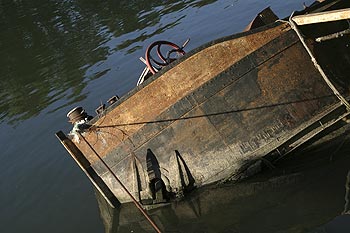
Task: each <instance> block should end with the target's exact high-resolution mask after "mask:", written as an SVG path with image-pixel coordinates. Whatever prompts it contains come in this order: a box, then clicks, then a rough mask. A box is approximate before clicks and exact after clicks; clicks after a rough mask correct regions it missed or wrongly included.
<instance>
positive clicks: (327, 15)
mask: <svg viewBox="0 0 350 233" xmlns="http://www.w3.org/2000/svg"><path fill="white" fill-rule="evenodd" d="M292 19H293V21H294V22H295V23H296V24H297V25H307V24H314V23H325V22H330V21H337V20H345V19H350V8H346V9H341V10H334V11H326V12H319V13H313V14H307V15H297V16H294V17H293V18H292Z"/></svg>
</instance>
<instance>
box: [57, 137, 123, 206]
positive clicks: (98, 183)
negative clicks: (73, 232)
mask: <svg viewBox="0 0 350 233" xmlns="http://www.w3.org/2000/svg"><path fill="white" fill-rule="evenodd" d="M55 135H56V137H57V138H58V140H59V141H60V142H61V144H62V145H63V147H64V148H65V149H66V150H67V151H68V153H69V154H70V155H71V157H72V158H73V159H74V161H75V162H76V163H77V164H78V166H79V167H80V168H81V170H82V171H83V172H84V173H85V175H86V176H87V177H88V178H89V180H90V181H91V183H92V184H93V185H94V186H95V188H96V189H97V190H98V191H99V192H100V193H101V195H102V196H103V197H104V198H105V200H106V201H107V202H108V204H109V205H110V206H111V207H112V208H115V207H116V206H117V205H119V204H120V202H119V201H118V199H117V198H116V197H115V196H114V194H113V193H112V191H110V190H109V188H108V186H107V185H106V184H105V183H104V181H103V180H102V178H101V177H100V176H99V175H98V174H97V173H96V172H95V170H94V169H93V168H92V167H91V164H90V162H89V161H88V160H87V159H86V158H85V156H84V154H83V153H82V152H81V151H80V150H79V148H78V147H77V146H76V145H75V144H74V143H73V142H72V141H71V140H70V139H69V138H68V137H67V136H66V135H65V134H64V133H63V132H62V131H59V132H57V133H56V134H55Z"/></svg>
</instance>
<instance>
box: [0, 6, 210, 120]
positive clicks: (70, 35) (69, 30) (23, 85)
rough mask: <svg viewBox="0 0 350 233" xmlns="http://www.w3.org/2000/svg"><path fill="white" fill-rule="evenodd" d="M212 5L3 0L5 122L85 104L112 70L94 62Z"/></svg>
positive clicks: (0, 114)
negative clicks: (93, 85) (95, 83)
mask: <svg viewBox="0 0 350 233" xmlns="http://www.w3.org/2000/svg"><path fill="white" fill-rule="evenodd" d="M212 2H215V1H214V0H203V1H162V0H154V1H104V2H100V1H95V0H90V1H42V0H41V1H1V2H0V30H1V36H0V62H1V68H0V90H1V92H0V121H4V120H6V121H8V122H9V123H15V122H17V121H21V120H25V119H28V118H30V117H32V116H35V115H37V114H38V113H40V112H41V111H43V110H44V109H46V108H47V107H48V106H49V105H51V104H53V103H55V102H56V101H58V100H65V101H62V103H61V104H60V105H58V106H55V107H54V108H53V109H50V110H48V112H54V111H56V110H57V109H59V108H62V107H64V106H69V105H71V104H72V103H76V102H79V101H81V100H83V99H85V98H86V96H87V94H88V93H86V92H84V88H85V87H86V86H87V83H88V82H89V81H91V80H94V79H96V78H100V77H102V76H103V75H105V74H106V73H108V72H109V71H110V68H104V69H102V70H100V69H98V68H96V64H101V62H103V61H105V60H106V59H107V57H108V56H109V55H110V54H112V53H113V52H116V51H122V53H124V54H130V53H133V52H135V51H136V50H140V49H142V46H141V45H140V44H138V42H142V41H144V40H146V39H148V38H150V37H153V36H154V35H158V34H160V33H162V32H164V31H165V30H169V29H170V28H172V27H174V26H175V25H177V24H178V23H179V20H180V19H181V18H183V17H185V16H184V15H181V11H180V10H184V9H186V8H187V7H201V6H204V5H206V4H209V3H212ZM176 11H180V12H178V13H177V15H176V17H174V18H173V19H171V20H167V21H166V22H163V23H161V24H160V26H159V25H158V23H159V21H160V20H161V17H163V16H164V15H168V14H171V13H172V12H176ZM155 25H157V27H154V26H155ZM135 31H136V32H137V33H133V34H132V35H129V33H131V32H135ZM119 37H126V38H122V39H118V38H119ZM97 66H98V65H97ZM90 67H92V70H91V69H89V68H90ZM33 103H35V104H33Z"/></svg>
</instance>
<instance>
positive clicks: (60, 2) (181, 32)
mask: <svg viewBox="0 0 350 233" xmlns="http://www.w3.org/2000/svg"><path fill="white" fill-rule="evenodd" d="M304 1H305V0H297V1H296V0H287V1H280V0H269V1H258V0H187V1H174V0H149V1H145V0H131V1H126V0H113V1H112V0H107V1H97V0H84V1H82V0H45V1H44V0H25V1H21V0H0V31H1V33H0V63H1V65H0V142H1V144H0V145H1V146H0V148H1V150H0V161H1V163H0V176H1V179H0V200H1V208H0V219H1V220H0V223H1V232H6V233H18V232H35V233H41V232H45V233H46V232H48V231H49V232H50V233H55V232H57V233H62V232H65V233H70V232H72V233H73V232H74V233H76V232H86V233H87V232H94V233H96V232H103V226H102V224H101V221H100V219H99V218H98V209H97V206H96V202H95V198H94V196H93V192H92V188H91V184H90V183H89V181H88V179H87V178H86V177H85V176H84V174H83V173H82V172H81V171H80V169H79V168H78V167H77V166H76V164H75V163H74V161H72V159H71V158H69V157H68V156H69V155H67V152H66V151H65V150H64V148H63V147H62V146H61V145H60V144H59V143H58V141H57V140H56V139H55V137H54V133H55V132H56V131H58V130H60V129H63V130H65V131H66V132H67V131H68V130H69V128H70V127H71V126H70V125H69V124H68V123H67V122H66V118H65V114H66V112H67V111H68V110H70V109H71V108H72V107H75V106H76V105H82V106H83V107H84V108H85V109H86V110H88V112H89V113H92V112H93V110H94V109H95V108H96V107H97V106H98V105H99V104H100V100H101V101H105V100H107V99H108V98H109V97H111V96H112V95H115V94H118V95H119V96H121V95H123V94H125V93H126V92H127V91H129V90H130V89H131V88H133V87H134V86H135V83H136V81H137V78H138V75H139V74H140V71H141V70H142V68H143V64H142V63H141V62H140V61H139V60H138V58H139V57H140V56H144V52H145V46H147V45H148V44H150V43H152V42H153V41H155V40H160V39H165V40H170V41H173V42H176V43H179V44H181V43H182V42H184V40H185V39H187V38H189V37H190V38H191V42H190V43H189V45H188V46H187V47H186V49H188V50H187V51H189V50H191V49H194V48H196V47H198V46H200V45H202V44H203V43H206V42H208V41H211V40H213V39H217V38H219V37H222V36H226V35H230V34H233V33H235V32H239V31H241V30H243V29H244V27H245V26H246V25H247V24H248V23H249V21H250V20H251V19H252V18H253V17H254V16H255V14H256V13H258V12H259V11H260V10H262V9H264V8H265V7H267V6H268V5H270V6H271V8H272V9H273V10H275V11H276V13H277V14H278V15H279V16H286V15H288V14H290V13H291V11H293V10H295V9H301V8H302V3H303V2H304ZM310 2H312V0H307V1H306V4H310ZM51 113H54V114H51ZM14 126H15V127H14ZM343 148H350V145H349V144H348V145H346V144H345V145H344V147H343ZM344 151H345V149H344ZM325 153H328V152H327V151H326V152H325ZM335 158H337V156H335ZM340 161H341V160H340ZM343 161H344V164H345V163H348V162H349V161H348V160H343ZM336 164H338V165H337V166H338V167H336V168H337V169H334V170H335V175H334V176H333V174H332V176H329V177H327V176H326V175H325V177H326V182H324V183H322V182H319V181H317V182H314V181H315V180H317V176H315V178H314V179H313V178H309V179H308V181H309V183H310V184H312V185H310V187H314V188H313V189H312V188H310V189H308V185H307V184H308V183H307V181H305V183H303V181H301V183H299V181H300V177H304V176H305V177H306V175H307V174H303V173H302V174H300V175H301V176H300V175H299V173H297V174H296V175H292V176H291V178H290V179H289V178H286V177H287V176H284V177H282V178H281V179H276V180H275V181H274V180H273V179H272V181H259V183H255V184H253V185H248V184H242V185H241V186H239V187H238V188H234V187H222V188H220V189H219V190H214V189H208V190H206V191H203V192H198V193H197V194H195V195H194V196H193V198H190V199H188V200H185V201H184V202H179V203H174V204H173V205H172V206H168V207H167V208H162V209H157V210H154V211H151V214H152V215H153V216H154V217H155V219H156V221H157V223H159V224H160V225H161V224H163V225H161V226H162V227H163V228H166V229H169V230H174V231H182V232H191V231H192V232H215V229H216V228H217V229H218V230H220V231H222V232H225V231H226V230H227V231H226V232H230V231H229V229H233V230H232V231H231V232H234V230H236V229H238V230H240V232H247V231H248V230H245V229H251V228H249V227H254V226H255V227H258V226H260V225H262V226H266V227H267V226H268V225H264V224H263V222H266V223H270V225H269V226H270V227H271V226H272V225H271V224H272V223H273V222H275V223H279V224H280V226H276V228H274V229H283V224H285V226H286V228H287V227H290V228H292V225H293V223H295V224H299V222H302V221H303V220H302V217H300V216H303V217H305V216H306V215H307V216H310V218H312V217H314V219H313V220H312V221H311V220H310V218H306V217H305V219H308V220H309V221H310V225H309V226H311V225H312V224H313V225H314V226H315V225H317V224H319V223H320V224H321V222H322V223H324V222H326V221H328V220H331V218H332V217H334V216H335V215H336V214H337V213H340V212H341V211H342V207H341V206H342V205H343V193H344V177H343V175H338V173H339V174H340V173H341V171H342V170H341V169H340V168H342V167H343V164H340V165H339V163H336ZM338 168H339V170H338ZM343 170H344V169H343ZM320 171H321V170H320ZM322 171H324V170H322ZM315 173H316V172H315ZM327 174H330V173H327ZM311 177H313V176H311ZM332 177H334V182H328V181H327V180H330V179H331V178H332ZM319 178H320V179H323V177H322V176H321V177H319ZM267 180H268V179H267ZM279 180H281V181H283V182H287V181H288V182H289V180H290V184H291V185H290V186H289V185H288V184H286V185H282V184H281V185H280V182H278V181H279ZM274 182H275V183H276V182H277V183H278V185H277V184H276V185H275V184H274ZM268 184H274V185H272V189H271V191H268V188H265V189H262V188H263V187H264V186H265V187H266V186H268ZM292 184H297V185H295V187H293V185H292ZM303 184H305V185H303ZM317 185H319V186H317ZM259 186H261V188H259ZM270 186H271V185H270ZM296 186H298V187H299V186H300V188H298V187H296ZM253 187H254V188H253ZM328 187H329V190H328ZM333 187H334V188H333ZM283 188H285V189H283ZM303 188H304V189H305V190H306V191H305V192H304V191H302V189H303ZM244 190H245V191H244ZM254 190H258V191H254ZM284 190H286V191H288V192H290V193H292V195H289V193H288V192H283V191H284ZM265 191H266V194H264V193H265ZM281 191H282V192H281ZM308 191H310V193H309V194H308ZM317 191H318V192H317ZM331 191H337V192H338V194H331ZM239 193H246V194H245V195H241V196H239V195H238V194H239ZM296 194H297V195H296ZM312 194H314V195H315V196H316V197H319V199H315V200H314V199H312V198H310V196H311V195H312ZM213 196H214V197H216V196H217V197H218V198H217V201H213V198H211V197H213ZM270 196H271V197H270ZM304 196H305V197H304ZM245 197H247V199H245ZM327 198H328V199H327ZM225 199H227V201H228V202H224V200H225ZM304 199H305V200H307V201H304ZM325 199H327V200H331V201H333V200H337V202H336V203H335V202H332V203H330V204H329V210H328V209H327V208H326V205H327V203H326V202H325V201H324V200H325ZM317 200H318V201H319V203H322V205H320V207H319V209H317V208H315V206H316V205H315V204H312V205H309V203H315V202H316V201H317ZM227 203H232V206H231V204H227ZM250 203H251V204H250ZM283 203H286V205H285V207H283ZM294 204H295V205H297V206H298V208H297V210H298V211H300V212H298V211H297V210H295V209H293V205H294ZM216 206H217V207H216ZM322 206H323V207H322ZM274 207H281V208H274ZM282 207H283V208H282ZM122 208H123V209H122V211H121V212H120V214H119V215H118V216H120V217H119V218H114V219H116V220H118V224H117V225H114V226H118V228H119V229H120V231H121V232H126V231H127V230H128V229H139V230H140V232H142V231H143V229H144V228H145V229H147V227H148V225H147V223H145V222H144V220H143V217H140V216H139V217H137V216H138V213H137V212H136V213H134V212H135V211H134V210H133V209H132V208H124V206H123V207H122ZM308 208H309V211H308ZM322 208H325V209H327V210H325V209H322ZM331 208H334V209H331ZM264 209H265V210H266V211H267V212H264V211H263V210H264ZM283 209H284V210H285V211H282V210H283ZM282 212H283V214H281V213H282ZM327 212H329V213H330V215H329V216H328V217H325V215H323V213H327ZM128 213H129V214H128ZM285 213H289V215H286V214H285ZM298 213H300V216H299V215H298ZM302 213H304V215H303V214H302ZM317 213H319V215H317ZM331 215H332V217H330V216H331ZM130 216H131V217H133V218H134V217H135V218H139V219H140V221H141V223H142V225H140V223H139V222H138V221H137V220H134V221H131V220H130V219H129V218H130ZM153 216H152V217H153ZM268 216H272V217H271V218H276V219H279V216H282V218H281V219H279V220H276V221H271V220H270V219H267V217H268ZM126 218H128V219H126ZM221 219H222V221H221ZM283 219H284V220H283ZM290 219H295V220H293V221H294V222H292V221H291V220H290ZM305 221H306V220H305ZM221 223H223V224H221ZM259 224H260V225H259ZM176 226H179V228H176ZM175 229H177V230H175ZM266 229H267V230H268V229H269V228H266ZM187 230H188V231H187ZM267 230H266V232H267ZM128 232H130V230H129V231H128ZM134 232H136V231H134ZM250 232H257V231H253V230H252V231H250ZM258 232H260V231H258ZM297 232H298V231H297ZM299 232H300V231H299Z"/></svg>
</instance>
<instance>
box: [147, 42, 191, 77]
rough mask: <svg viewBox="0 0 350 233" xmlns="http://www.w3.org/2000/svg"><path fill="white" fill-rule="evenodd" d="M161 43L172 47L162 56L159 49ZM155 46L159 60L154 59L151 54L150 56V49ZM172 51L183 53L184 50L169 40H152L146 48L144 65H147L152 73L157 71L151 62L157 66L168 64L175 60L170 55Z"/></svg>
mask: <svg viewBox="0 0 350 233" xmlns="http://www.w3.org/2000/svg"><path fill="white" fill-rule="evenodd" d="M162 45H166V46H168V47H171V48H172V49H171V50H169V51H168V52H167V54H166V56H164V55H163V54H162V52H161V50H160V48H161V46H162ZM155 47H157V48H156V50H157V55H158V57H159V58H160V60H161V61H157V60H155V59H154V58H153V57H152V56H151V51H152V50H153V48H155ZM172 53H178V54H181V55H185V51H184V50H183V47H180V46H178V45H176V44H174V43H172V42H169V41H165V40H160V41H156V42H153V43H152V44H150V45H149V46H148V48H147V50H146V54H145V57H146V65H147V67H148V69H149V70H150V71H151V72H152V74H155V73H157V71H156V69H155V68H154V66H153V64H156V65H157V66H159V67H164V66H167V65H169V64H170V63H171V62H173V61H175V60H176V59H175V58H171V57H170V55H171V54H172Z"/></svg>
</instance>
